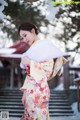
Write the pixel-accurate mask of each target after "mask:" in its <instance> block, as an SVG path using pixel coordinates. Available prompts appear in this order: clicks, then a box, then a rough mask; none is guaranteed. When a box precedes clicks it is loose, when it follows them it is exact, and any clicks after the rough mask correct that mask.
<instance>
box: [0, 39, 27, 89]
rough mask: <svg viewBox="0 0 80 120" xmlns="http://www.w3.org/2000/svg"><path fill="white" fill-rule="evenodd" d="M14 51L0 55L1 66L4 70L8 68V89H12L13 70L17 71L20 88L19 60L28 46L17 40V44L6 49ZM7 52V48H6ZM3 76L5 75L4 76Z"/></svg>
mask: <svg viewBox="0 0 80 120" xmlns="http://www.w3.org/2000/svg"><path fill="white" fill-rule="evenodd" d="M14 48H15V49H16V50H15V51H14V52H13V53H12V54H6V53H5V54H0V60H1V62H2V63H3V66H4V68H5V66H8V68H9V69H10V80H9V82H10V88H11V89H12V88H13V87H14V71H15V68H16V69H17V71H18V78H17V79H18V80H17V81H18V86H17V87H20V86H21V81H20V80H21V78H20V73H21V70H20V66H19V65H20V60H21V56H22V53H23V52H25V51H26V50H27V49H28V48H29V46H28V45H27V44H25V43H24V42H23V41H21V40H19V41H18V42H16V43H15V44H14V45H13V46H10V47H9V48H8V49H14ZM6 50H7V48H6ZM5 63H9V64H8V65H5ZM4 76H5V75H4Z"/></svg>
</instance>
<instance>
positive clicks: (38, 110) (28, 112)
mask: <svg viewBox="0 0 80 120" xmlns="http://www.w3.org/2000/svg"><path fill="white" fill-rule="evenodd" d="M26 59H27V55H23V57H22V59H21V64H20V66H21V67H22V68H25V69H26V72H27V76H26V78H25V81H24V84H23V86H22V87H21V90H22V91H23V92H25V93H26V102H25V105H24V116H25V117H24V120H50V118H49V110H48V103H49V98H50V90H49V86H48V83H47V81H48V80H49V79H50V78H51V77H54V76H55V75H56V74H59V73H60V69H61V67H62V64H63V63H64V59H63V57H60V58H58V59H56V61H54V60H53V58H52V59H49V60H43V61H35V60H30V64H27V62H26V61H27V60H26ZM30 59H31V58H30ZM22 120H23V119H22Z"/></svg>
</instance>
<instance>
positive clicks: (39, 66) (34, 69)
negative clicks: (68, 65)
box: [30, 60, 53, 82]
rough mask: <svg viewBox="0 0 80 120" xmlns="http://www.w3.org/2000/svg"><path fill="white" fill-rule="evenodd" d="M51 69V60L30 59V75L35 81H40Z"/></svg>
mask: <svg viewBox="0 0 80 120" xmlns="http://www.w3.org/2000/svg"><path fill="white" fill-rule="evenodd" d="M52 69H53V60H48V61H45V62H41V63H39V62H35V61H31V63H30V75H31V76H32V77H33V78H34V79H35V80H36V82H38V81H40V80H41V79H42V78H44V77H46V78H48V76H49V75H50V74H51V72H52Z"/></svg>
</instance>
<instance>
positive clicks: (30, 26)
mask: <svg viewBox="0 0 80 120" xmlns="http://www.w3.org/2000/svg"><path fill="white" fill-rule="evenodd" d="M33 28H34V30H35V33H36V35H37V34H38V29H37V27H36V26H35V25H34V24H32V23H30V22H25V23H22V24H21V25H20V26H19V28H18V33H20V30H27V31H31V30H32V29H33Z"/></svg>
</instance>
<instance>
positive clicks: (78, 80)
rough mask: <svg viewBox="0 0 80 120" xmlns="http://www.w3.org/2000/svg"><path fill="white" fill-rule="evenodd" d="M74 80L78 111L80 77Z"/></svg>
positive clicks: (79, 105) (79, 109)
mask: <svg viewBox="0 0 80 120" xmlns="http://www.w3.org/2000/svg"><path fill="white" fill-rule="evenodd" d="M74 82H75V83H76V84H77V100H78V104H77V107H78V111H79V112H80V77H79V78H76V79H74Z"/></svg>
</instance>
